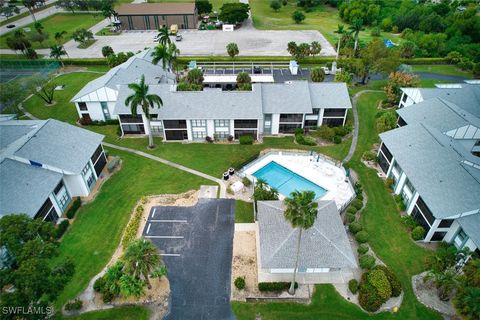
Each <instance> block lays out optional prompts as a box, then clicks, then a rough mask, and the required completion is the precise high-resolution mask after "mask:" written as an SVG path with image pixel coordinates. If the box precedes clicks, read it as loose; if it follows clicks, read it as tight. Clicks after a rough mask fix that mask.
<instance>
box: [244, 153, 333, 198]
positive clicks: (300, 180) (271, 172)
mask: <svg viewBox="0 0 480 320" xmlns="http://www.w3.org/2000/svg"><path fill="white" fill-rule="evenodd" d="M252 175H253V176H254V177H255V178H257V179H263V180H265V181H267V183H268V185H269V186H271V187H273V188H276V189H277V190H278V192H280V193H281V194H282V195H284V196H285V197H288V196H290V193H292V191H295V190H298V191H307V190H308V191H313V192H315V199H319V198H321V197H323V195H324V194H325V193H326V192H327V190H325V189H324V188H322V187H320V186H319V185H318V184H315V183H313V182H311V181H310V180H307V179H305V178H304V177H302V176H299V175H298V174H296V173H295V172H293V171H291V170H289V169H287V168H285V167H284V166H281V165H279V164H278V163H276V162H275V161H271V162H269V163H268V164H267V165H265V166H264V167H262V168H261V169H259V170H257V171H255V172H254V173H253V174H252Z"/></svg>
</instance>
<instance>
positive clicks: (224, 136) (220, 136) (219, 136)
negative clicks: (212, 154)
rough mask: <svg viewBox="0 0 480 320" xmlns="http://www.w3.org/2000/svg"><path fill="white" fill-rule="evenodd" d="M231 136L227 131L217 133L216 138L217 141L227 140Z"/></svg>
mask: <svg viewBox="0 0 480 320" xmlns="http://www.w3.org/2000/svg"><path fill="white" fill-rule="evenodd" d="M229 135H230V133H229V132H226V131H216V132H215V135H214V136H215V138H217V139H220V140H223V139H227V138H228V136H229Z"/></svg>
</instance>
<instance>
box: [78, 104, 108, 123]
mask: <svg viewBox="0 0 480 320" xmlns="http://www.w3.org/2000/svg"><path fill="white" fill-rule="evenodd" d="M87 109H88V112H87V111H83V113H88V114H89V115H90V118H91V119H92V120H97V121H105V117H104V115H103V111H102V106H101V105H100V102H87ZM81 113H82V111H80V116H81Z"/></svg>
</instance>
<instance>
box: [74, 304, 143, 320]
mask: <svg viewBox="0 0 480 320" xmlns="http://www.w3.org/2000/svg"><path fill="white" fill-rule="evenodd" d="M148 318H149V311H148V310H147V309H146V308H143V307H137V306H128V307H116V308H114V309H108V310H101V311H92V312H87V313H84V314H81V315H79V316H76V317H68V318H65V319H68V320H111V319H115V320H132V319H135V320H147V319H148Z"/></svg>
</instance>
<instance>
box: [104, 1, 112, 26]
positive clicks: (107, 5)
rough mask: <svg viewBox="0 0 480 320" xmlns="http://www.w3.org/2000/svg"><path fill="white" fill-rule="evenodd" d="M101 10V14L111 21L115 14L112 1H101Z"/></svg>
mask: <svg viewBox="0 0 480 320" xmlns="http://www.w3.org/2000/svg"><path fill="white" fill-rule="evenodd" d="M101 11H102V15H103V16H104V17H105V18H108V19H109V20H110V22H111V21H112V16H113V15H114V14H115V10H114V8H113V1H102V4H101Z"/></svg>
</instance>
